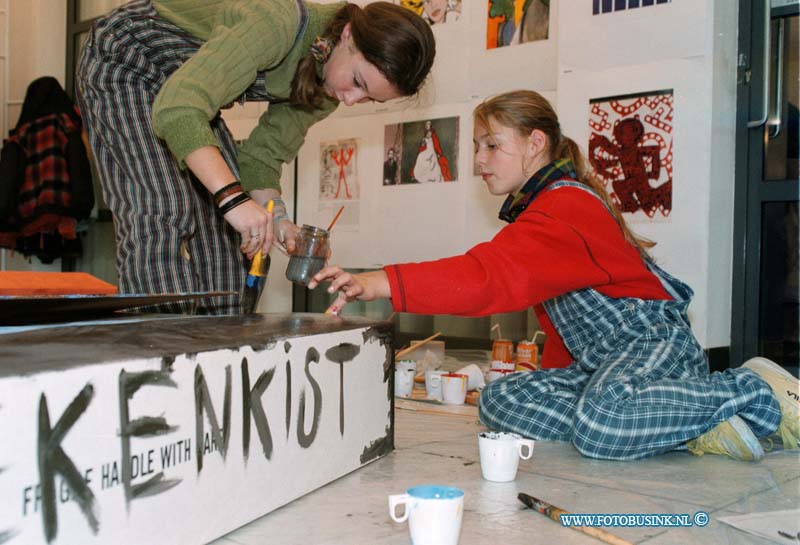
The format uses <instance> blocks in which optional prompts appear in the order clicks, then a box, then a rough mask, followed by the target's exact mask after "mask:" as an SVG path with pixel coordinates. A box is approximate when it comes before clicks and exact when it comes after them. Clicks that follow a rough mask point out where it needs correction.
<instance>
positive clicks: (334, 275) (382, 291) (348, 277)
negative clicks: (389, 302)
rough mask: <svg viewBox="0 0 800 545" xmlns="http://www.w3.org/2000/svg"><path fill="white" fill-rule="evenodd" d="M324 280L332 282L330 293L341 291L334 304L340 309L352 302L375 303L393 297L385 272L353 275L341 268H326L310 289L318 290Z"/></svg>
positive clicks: (311, 283) (310, 283)
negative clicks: (376, 300)
mask: <svg viewBox="0 0 800 545" xmlns="http://www.w3.org/2000/svg"><path fill="white" fill-rule="evenodd" d="M323 280H330V281H331V285H330V286H328V293H334V292H336V291H339V297H338V298H337V299H336V301H335V302H334V305H336V306H337V307H338V308H341V307H343V306H344V305H345V304H346V303H349V302H351V301H356V300H358V301H374V300H375V299H380V298H388V297H389V296H390V295H391V291H390V289H389V278H388V277H387V276H386V273H385V272H384V271H383V270H379V271H370V272H365V273H360V274H352V273H349V272H345V271H343V270H342V269H341V268H340V267H336V266H334V267H325V268H324V269H322V270H321V271H319V272H318V273H317V274H315V275H314V277H313V278H312V279H311V282H309V283H308V288H309V289H314V288H316V287H317V286H318V285H319V283H320V282H322V281H323Z"/></svg>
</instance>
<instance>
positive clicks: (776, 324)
mask: <svg viewBox="0 0 800 545" xmlns="http://www.w3.org/2000/svg"><path fill="white" fill-rule="evenodd" d="M740 6H741V7H740V14H739V17H740V44H739V45H740V49H739V82H738V83H739V88H738V91H739V93H738V112H737V120H738V126H737V158H736V159H737V161H736V163H737V167H736V173H737V176H736V177H737V179H736V205H735V220H734V276H733V281H734V285H733V322H732V327H731V366H732V367H736V366H738V365H741V363H743V362H744V361H745V360H746V359H747V358H750V357H752V356H756V355H761V356H765V357H768V358H770V359H772V360H774V361H776V362H778V363H780V364H781V365H783V366H784V367H785V368H787V369H789V370H790V371H791V372H793V373H794V374H797V370H798V347H799V345H800V327H799V326H800V313H798V308H800V304H799V303H800V297H798V279H800V269H798V257H799V256H800V249H798V232H800V228H799V227H798V194H799V193H800V191H799V190H800V179H799V178H798V155H799V154H798V151H800V144H799V143H798V106H800V88H799V86H798V83H799V81H800V80H799V79H798V51H800V43H799V42H798V33H799V31H800V24H799V21H800V16H799V15H798V7H800V2H798V0H748V1H743V2H741V4H740Z"/></svg>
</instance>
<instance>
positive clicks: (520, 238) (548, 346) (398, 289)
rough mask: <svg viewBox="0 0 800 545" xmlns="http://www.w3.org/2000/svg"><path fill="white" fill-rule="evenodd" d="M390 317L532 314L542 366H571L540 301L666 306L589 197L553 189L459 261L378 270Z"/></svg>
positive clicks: (570, 189) (661, 291) (663, 296)
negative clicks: (588, 296)
mask: <svg viewBox="0 0 800 545" xmlns="http://www.w3.org/2000/svg"><path fill="white" fill-rule="evenodd" d="M384 270H385V271H386V273H387V275H388V277H389V285H390V288H391V292H392V305H393V307H394V310H395V311H396V312H411V313H414V314H453V315H456V316H485V315H489V314H496V313H500V312H516V311H519V310H523V309H526V308H528V307H530V306H533V307H534V310H535V311H536V316H537V317H538V319H539V323H540V325H541V327H542V330H543V331H544V332H545V334H546V335H547V341H546V343H545V348H544V355H543V358H542V366H543V367H566V366H567V365H569V364H570V363H571V362H572V361H573V357H572V356H571V355H570V354H569V352H568V351H567V349H566V347H565V346H564V343H563V341H562V340H561V337H560V336H559V335H558V333H557V332H556V331H555V329H554V327H553V325H552V323H551V321H550V319H549V317H548V316H547V314H546V313H545V312H544V308H543V307H542V304H541V303H542V302H543V301H547V300H548V299H551V298H553V297H556V296H558V295H562V294H564V293H567V292H570V291H575V290H579V289H582V288H587V287H591V288H594V289H596V290H597V291H598V292H600V293H602V294H603V295H607V296H609V297H636V298H639V299H670V296H669V295H668V294H667V292H666V291H665V290H664V288H663V287H662V285H661V282H660V281H659V280H658V278H657V277H656V276H655V275H654V274H653V273H651V272H650V271H649V269H648V268H647V266H646V265H645V264H644V262H643V261H642V259H641V257H640V256H639V252H638V251H637V250H636V248H634V247H633V246H631V245H630V244H628V243H627V242H626V241H625V237H624V235H623V233H622V230H621V229H620V227H619V225H618V224H617V222H616V220H615V219H614V217H613V216H612V215H611V214H610V213H609V212H608V210H606V208H605V207H604V206H603V204H602V203H601V202H600V200H598V199H597V197H595V196H593V195H591V194H589V193H587V192H586V191H584V190H582V189H579V188H573V187H561V188H558V189H554V190H552V191H545V192H543V193H542V194H540V195H539V196H537V197H536V198H535V199H534V200H533V202H532V203H531V204H530V205H529V206H528V208H527V209H526V210H525V211H524V212H522V214H520V215H519V217H518V218H517V220H516V221H515V222H514V223H511V224H509V225H507V226H505V227H503V229H501V230H500V232H499V233H497V235H496V236H495V237H494V238H493V239H492V240H491V241H489V242H484V243H482V244H478V245H477V246H475V247H473V248H472V249H470V250H469V251H467V253H466V254H464V255H459V256H454V257H447V258H443V259H438V260H436V261H427V262H423V263H405V264H399V265H387V266H386V267H384Z"/></svg>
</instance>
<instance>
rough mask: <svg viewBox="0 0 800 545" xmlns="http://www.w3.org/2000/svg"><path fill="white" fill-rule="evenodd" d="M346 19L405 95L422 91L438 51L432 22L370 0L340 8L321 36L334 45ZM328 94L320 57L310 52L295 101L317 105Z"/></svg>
mask: <svg viewBox="0 0 800 545" xmlns="http://www.w3.org/2000/svg"><path fill="white" fill-rule="evenodd" d="M347 23H350V32H351V35H352V36H353V43H354V44H355V47H356V48H357V49H358V51H359V53H361V54H362V55H363V56H364V59H365V60H366V61H367V62H368V63H370V64H372V65H373V66H375V67H376V68H377V69H378V71H379V72H380V73H381V74H383V76H384V77H385V78H386V79H387V80H388V81H389V83H391V84H392V85H393V86H394V87H395V88H397V90H398V91H400V93H401V94H402V95H403V96H410V95H414V94H416V93H417V92H418V91H419V89H420V87H421V86H422V83H423V82H424V81H425V78H426V77H427V76H428V72H430V70H431V66H432V65H433V58H434V56H435V55H436V42H435V40H434V37H433V32H431V29H430V26H429V25H428V23H426V22H425V21H424V20H423V19H422V18H421V17H419V16H418V15H416V14H415V13H413V12H411V11H409V10H407V9H406V8H403V7H401V6H398V5H395V4H391V3H389V2H372V3H370V4H367V5H366V6H364V7H363V8H361V7H359V6H357V5H355V4H351V3H348V4H347V5H345V6H344V7H342V9H340V10H339V11H337V12H336V14H335V15H334V17H333V19H331V22H330V23H328V26H327V27H326V29H325V32H324V33H323V34H322V36H321V38H324V39H326V40H328V41H329V42H330V44H331V46H332V47H333V46H334V45H335V44H336V43H337V42H338V41H339V38H340V36H341V35H342V30H343V29H344V27H345V25H346V24H347ZM324 97H325V93H324V91H323V89H322V86H321V82H320V80H319V78H318V77H317V66H316V61H315V60H314V57H313V56H312V55H311V54H310V53H309V54H307V55H306V56H305V57H303V58H302V59H301V60H300V63H299V64H298V65H297V71H296V72H295V74H294V78H293V79H292V96H291V101H292V103H293V104H296V105H298V106H302V107H305V108H317V107H319V106H320V105H321V104H322V100H323V99H324Z"/></svg>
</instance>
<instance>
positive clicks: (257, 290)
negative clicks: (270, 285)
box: [240, 199, 275, 314]
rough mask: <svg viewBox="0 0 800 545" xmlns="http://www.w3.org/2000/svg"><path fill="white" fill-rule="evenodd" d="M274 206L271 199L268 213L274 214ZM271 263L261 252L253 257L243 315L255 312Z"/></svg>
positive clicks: (244, 295)
mask: <svg viewBox="0 0 800 545" xmlns="http://www.w3.org/2000/svg"><path fill="white" fill-rule="evenodd" d="M274 206H275V203H274V202H273V201H272V199H270V201H269V202H268V203H267V212H269V213H270V214H272V209H273V207H274ZM270 261H271V260H270V257H269V253H267V255H264V254H263V253H262V252H261V250H258V251H257V252H256V255H255V256H253V263H252V264H251V265H250V272H249V273H247V278H245V280H244V289H243V290H242V298H241V300H240V305H241V307H242V314H253V312H255V310H256V306H257V305H258V300H259V299H260V298H261V292H262V291H264V284H266V283H267V274H268V273H269V265H270Z"/></svg>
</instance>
